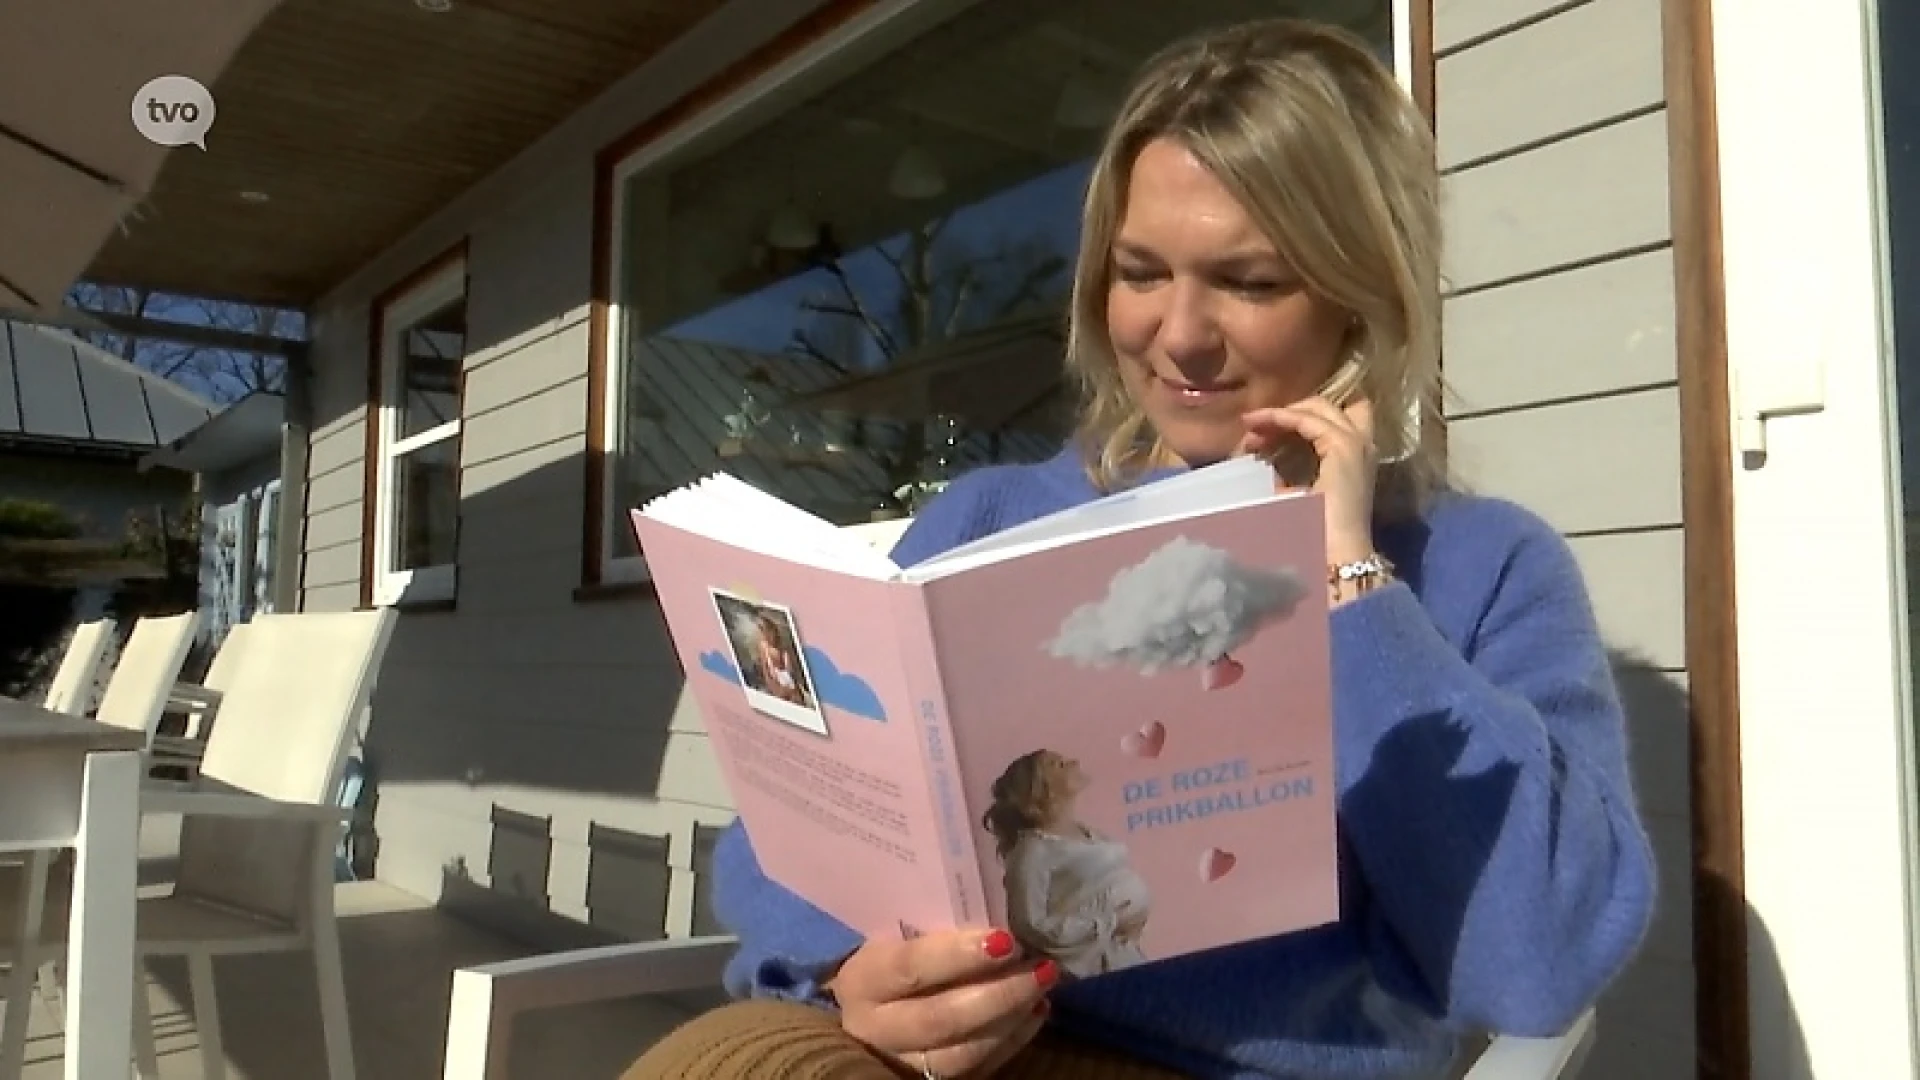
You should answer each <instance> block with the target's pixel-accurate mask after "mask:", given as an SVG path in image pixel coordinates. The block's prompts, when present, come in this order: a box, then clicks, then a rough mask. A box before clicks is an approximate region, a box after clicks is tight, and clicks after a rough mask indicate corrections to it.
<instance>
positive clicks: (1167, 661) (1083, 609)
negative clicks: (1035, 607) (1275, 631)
mask: <svg viewBox="0 0 1920 1080" xmlns="http://www.w3.org/2000/svg"><path fill="white" fill-rule="evenodd" d="M1305 595H1306V586H1305V585H1304V584H1303V583H1302V582H1301V580H1300V577H1299V575H1298V574H1295V573H1293V572H1292V571H1290V570H1285V569H1279V570H1267V569H1261V568H1256V567H1250V566H1242V565H1240V564H1239V563H1236V562H1234V560H1233V557H1232V556H1231V555H1229V554H1227V552H1225V551H1223V550H1221V549H1219V548H1216V547H1212V546H1210V545H1207V544H1203V543H1199V542H1197V541H1194V540H1189V539H1187V538H1186V537H1184V536H1180V537H1175V538H1174V539H1173V540H1171V541H1168V542H1167V543H1166V544H1165V545H1163V546H1162V547H1160V548H1159V549H1158V550H1156V551H1155V552H1154V553H1153V554H1151V555H1149V556H1147V557H1146V558H1145V559H1143V560H1141V561H1140V562H1138V563H1135V564H1134V565H1132V566H1129V567H1126V568H1125V569H1123V570H1121V571H1119V572H1118V573H1116V574H1115V575H1114V576H1113V580H1112V582H1110V583H1109V584H1108V586H1107V595H1106V597H1105V598H1104V599H1102V600H1100V601H1098V602H1096V603H1091V604H1083V605H1081V606H1080V607H1078V608H1076V609H1075V610H1074V611H1073V612H1072V613H1071V614H1069V615H1068V616H1067V618H1066V620H1065V621H1064V622H1062V623H1061V625H1060V632H1059V635H1058V636H1057V637H1055V638H1054V639H1053V640H1052V641H1051V642H1049V643H1048V644H1047V646H1046V649H1047V651H1048V652H1049V653H1051V654H1053V655H1054V656H1056V657H1059V658H1061V659H1063V660H1071V661H1074V662H1076V663H1079V664H1082V665H1084V666H1087V667H1097V668H1105V667H1112V666H1114V665H1116V664H1126V665H1128V666H1131V667H1136V668H1138V669H1139V670H1140V671H1141V672H1142V673H1144V674H1149V675H1150V674H1153V673H1154V672H1156V671H1159V670H1160V669H1161V668H1165V667H1202V666H1206V665H1209V664H1213V663H1216V662H1217V661H1220V660H1222V659H1225V658H1226V657H1227V656H1228V654H1229V653H1231V652H1232V651H1233V650H1234V649H1237V648H1239V647H1240V646H1241V645H1244V644H1246V642H1247V641H1248V640H1250V639H1251V638H1252V637H1253V635H1254V634H1255V633H1256V632H1258V631H1259V629H1260V628H1261V627H1263V626H1265V625H1266V624H1268V623H1269V622H1273V621H1275V620H1278V619H1283V618H1285V617H1286V616H1288V615H1289V614H1291V613H1292V612H1293V609H1294V608H1295V607H1296V606H1297V605H1298V604H1299V603H1300V600H1301V598H1302V597H1304V596H1305Z"/></svg>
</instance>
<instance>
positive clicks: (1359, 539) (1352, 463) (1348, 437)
mask: <svg viewBox="0 0 1920 1080" xmlns="http://www.w3.org/2000/svg"><path fill="white" fill-rule="evenodd" d="M1242 419H1243V420H1244V421H1245V423H1246V425H1247V434H1246V436H1245V437H1244V438H1242V439H1241V441H1240V450H1241V452H1242V453H1248V454H1259V455H1262V456H1265V455H1268V454H1271V453H1273V451H1274V450H1276V449H1277V448H1278V447H1279V446H1280V443H1281V441H1282V440H1283V439H1284V438H1285V437H1287V436H1289V435H1292V436H1297V437H1299V438H1300V439H1302V440H1304V441H1305V442H1306V443H1307V445H1308V446H1310V447H1312V448H1313V453H1314V456H1315V457H1317V458H1319V459H1320V474H1319V476H1318V477H1317V478H1316V479H1315V480H1314V483H1313V490H1314V491H1317V492H1319V493H1320V494H1321V495H1322V496H1324V497H1325V498H1326V502H1327V561H1328V562H1330V563H1333V564H1334V565H1336V566H1337V565H1340V564H1343V563H1350V562H1358V561H1360V560H1361V559H1364V558H1366V557H1367V556H1369V555H1372V554H1373V481H1374V472H1375V470H1376V469H1378V467H1379V463H1380V459H1379V452H1378V450H1377V449H1376V448H1375V447H1374V443H1373V406H1372V405H1371V404H1370V403H1368V402H1367V401H1365V400H1359V401H1355V402H1354V403H1353V404H1351V405H1348V406H1347V407H1346V408H1344V409H1342V408H1340V407H1339V406H1337V405H1335V404H1334V403H1333V402H1331V401H1328V400H1327V399H1326V398H1323V397H1310V398H1307V399H1305V400H1302V401H1296V402H1294V403H1293V404H1292V405H1286V406H1282V407H1280V408H1269V409H1255V410H1253V411H1252V412H1250V413H1247V414H1246V416H1245V417H1243V418H1242Z"/></svg>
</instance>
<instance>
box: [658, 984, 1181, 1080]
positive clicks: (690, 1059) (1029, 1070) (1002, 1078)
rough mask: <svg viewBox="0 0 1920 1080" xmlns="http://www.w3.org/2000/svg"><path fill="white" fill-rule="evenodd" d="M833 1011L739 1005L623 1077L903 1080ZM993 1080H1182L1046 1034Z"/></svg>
mask: <svg viewBox="0 0 1920 1080" xmlns="http://www.w3.org/2000/svg"><path fill="white" fill-rule="evenodd" d="M898 1076H899V1074H898V1073H897V1072H895V1071H894V1070H893V1069H892V1068H890V1067H888V1066H887V1065H886V1064H884V1063H883V1062H882V1061H881V1060H880V1059H879V1058H878V1057H876V1056H874V1053H873V1052H872V1051H871V1050H869V1049H867V1048H866V1047H865V1046H863V1045H861V1044H860V1043H859V1042H858V1041H856V1040H855V1039H853V1038H852V1037H850V1036H849V1035H848V1034H847V1033H846V1032H845V1031H843V1030H841V1027H840V1022H839V1019H838V1018H837V1017H835V1016H834V1015H833V1014H832V1013H829V1012H826V1011H825V1010H822V1009H816V1008H813V1007H812V1006H808V1005H796V1004H793V1003H791V1002H781V1001H741V1002H736V1003H734V1004H731V1005H726V1006H723V1007H721V1008H718V1009H714V1010H713V1011H711V1012H708V1013H705V1014H703V1015H701V1016H699V1017H696V1018H695V1019H693V1020H691V1021H688V1022H687V1023H685V1024H682V1025H681V1026H680V1027H679V1028H678V1029H677V1030H675V1031H673V1032H671V1033H670V1034H668V1035H667V1037H666V1038H664V1039H662V1040H660V1041H659V1042H658V1043H656V1044H655V1045H654V1047H653V1049H651V1050H648V1051H647V1052H646V1054H645V1055H644V1056H643V1057H641V1058H640V1060H639V1061H636V1062H634V1063H633V1065H632V1066H631V1067H630V1068H628V1069H627V1071H626V1072H625V1073H624V1074H623V1075H622V1076H621V1080H736V1078H737V1080H897V1077H898ZM994 1080H1181V1078H1180V1074H1178V1073H1173V1072H1168V1071H1167V1070H1165V1069H1161V1068H1158V1067H1156V1066H1152V1065H1143V1064H1140V1063H1139V1062H1135V1061H1131V1060H1128V1059H1126V1058H1123V1057H1120V1056H1119V1055H1117V1054H1114V1053H1112V1052H1111V1051H1107V1050H1103V1049H1100V1048H1099V1047H1095V1046H1089V1045H1087V1044H1085V1043H1081V1042H1075V1041H1072V1040H1070V1039H1067V1038H1065V1037H1064V1036H1060V1035H1057V1034H1055V1033H1053V1032H1050V1031H1048V1032H1042V1033H1041V1035H1040V1037H1039V1038H1038V1039H1035V1040H1034V1041H1033V1043H1032V1044H1031V1045H1029V1046H1028V1047H1027V1049H1026V1050H1024V1051H1022V1052H1021V1054H1020V1055H1019V1056H1018V1057H1016V1058H1014V1060H1013V1062H1012V1063H1011V1064H1009V1065H1008V1066H1007V1067H1006V1068H1005V1069H1003V1070H1001V1071H1000V1072H999V1073H996V1074H995V1076H994Z"/></svg>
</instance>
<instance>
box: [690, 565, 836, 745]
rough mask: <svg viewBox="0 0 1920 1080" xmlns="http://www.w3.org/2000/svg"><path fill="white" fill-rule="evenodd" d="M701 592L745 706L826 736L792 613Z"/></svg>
mask: <svg viewBox="0 0 1920 1080" xmlns="http://www.w3.org/2000/svg"><path fill="white" fill-rule="evenodd" d="M707 591H708V593H710V594H711V595H712V597H713V610H714V613H715V614H716V615H718V616H719V617H720V627H721V629H722V631H724V632H725V633H726V635H727V643H728V644H729V645H731V646H732V647H733V662H734V665H735V670H736V671H738V672H739V673H740V687H741V689H743V690H744V691H746V695H747V704H749V705H751V706H753V707H754V708H755V709H757V710H759V711H760V712H763V713H765V714H767V715H768V716H772V717H775V718H777V719H780V720H785V721H786V722H787V723H789V724H792V725H793V726H794V727H797V728H800V729H801V730H803V731H810V732H812V733H813V734H815V735H826V734H827V733H828V732H827V717H826V713H824V712H823V711H821V708H820V696H819V694H818V693H817V692H816V691H815V689H814V681H813V675H812V673H811V672H810V671H809V670H808V667H807V657H806V647H805V645H804V643H803V642H802V641H801V640H800V627H799V625H798V624H797V623H795V622H794V619H793V612H792V611H791V610H790V609H788V608H786V607H784V606H782V605H780V604H775V603H770V602H768V601H765V600H759V599H749V598H748V597H746V596H743V595H740V594H738V593H734V592H728V591H726V590H724V589H714V588H710V589H708V590H707Z"/></svg>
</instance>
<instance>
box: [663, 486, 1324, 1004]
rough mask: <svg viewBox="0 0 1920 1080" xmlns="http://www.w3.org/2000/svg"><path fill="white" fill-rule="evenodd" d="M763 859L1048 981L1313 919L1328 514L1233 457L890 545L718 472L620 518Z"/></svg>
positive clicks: (833, 897)
mask: <svg viewBox="0 0 1920 1080" xmlns="http://www.w3.org/2000/svg"><path fill="white" fill-rule="evenodd" d="M632 522H633V528H634V530H635V533H636V535H637V537H638V539H639V543H640V547H641V550H642V553H643V554H644V556H645V558H646V564H647V567H648V569H649V570H650V572H651V576H652V579H653V584H654V586H655V589H656V590H657V594H658V598H659V602H660V605H661V608H662V610H663V612H664V615H665V618H666V622H667V627H668V630H669V632H670V633H671V635H672V638H673V640H674V643H675V648H676V650H677V651H678V653H679V656H680V658H681V661H682V666H683V668H684V670H685V673H686V680H687V687H688V689H689V692H690V693H691V694H692V695H693V697H694V699H695V702H696V703H697V705H698V707H699V710H700V713H701V715H702V717H703V718H704V721H705V724H706V730H707V734H708V737H709V741H710V743H711V745H712V748H713V752H714V754H715V756H716V759H717V762H718V764H719V767H720V770H721V773H722V777H723V779H724V781H725V783H726V784H727V786H728V788H729V789H730V791H731V793H732V796H733V800H734V805H735V808H736V810H737V812H738V814H739V816H740V818H741V819H742V821H743V823H744V824H745V827H746V829H747V831H748V834H749V835H750V836H751V837H752V838H753V844H754V851H755V853H756V855H757V856H758V858H759V861H760V863H761V867H762V869H763V870H764V872H765V873H766V874H767V875H768V877H770V878H771V879H773V880H774V881H776V882H779V883H780V884H782V885H784V886H785V887H787V888H788V889H790V890H792V891H793V892H795V893H797V894H799V895H800V896H802V897H804V898H805V899H807V900H808V901H810V902H812V903H813V904H814V905H815V906H816V907H818V908H820V909H821V910H822V911H825V912H826V913H828V914H829V915H832V916H834V917H835V918H837V919H839V920H840V921H841V922H843V923H845V924H846V925H848V926H849V927H852V928H854V929H855V930H857V931H860V932H861V933H863V934H866V935H868V936H873V935H876V934H893V933H898V934H902V935H906V936H915V935H917V934H920V933H924V932H926V931H929V930H934V929H946V928H953V927H983V926H989V925H991V926H1000V927H1005V928H1007V929H1009V930H1010V931H1012V932H1013V934H1014V935H1015V937H1016V938H1017V939H1018V940H1020V941H1021V942H1022V944H1023V945H1024V946H1025V947H1026V948H1027V949H1028V950H1030V951H1031V952H1035V953H1041V954H1045V955H1048V956H1051V957H1053V958H1054V959H1055V960H1056V961H1058V962H1059V964H1060V966H1061V968H1062V969H1063V970H1064V971H1065V973H1066V974H1067V975H1068V976H1069V977H1082V978H1084V977H1093V976H1096V975H1099V974H1102V973H1104V972H1107V971H1112V970H1117V969H1120V968H1125V967H1131V966H1134V965H1137V964H1140V963H1145V962H1150V961H1152V960H1156V959H1162V958H1166V957H1173V956H1179V955H1183V954H1187V953H1192V952H1197V951H1200V950H1204V949H1210V948H1216V947H1219V946H1223V945H1229V944H1234V943H1237V942H1241V941H1246V940H1250V939H1256V938H1263V937H1271V936H1276V935H1279V934H1284V933H1288V932H1291V931H1296V930H1300V929H1305V928H1309V927H1314V926H1319V925H1323V924H1325V923H1328V922H1331V921H1333V920H1335V919H1337V918H1338V917H1339V890H1338V880H1337V878H1338V875H1337V871H1336V841H1335V832H1334V808H1333V787H1334V775H1333V733H1332V704H1331V698H1332V694H1331V687H1330V683H1331V677H1330V661H1329V644H1328V632H1327V612H1328V607H1327V590H1326V588H1325V587H1324V585H1325V581H1326V569H1325V568H1326V565H1327V564H1326V550H1325V546H1326V542H1325V521H1324V507H1323V505H1322V500H1321V498H1320V497H1319V496H1318V495H1314V494H1311V493H1301V492H1283V491H1276V490H1275V483H1274V477H1273V473H1272V470H1271V468H1270V467H1269V466H1268V465H1266V464H1265V463H1263V462H1260V461H1258V460H1257V459H1253V458H1241V459H1234V460H1231V461H1228V462H1223V463H1221V464H1218V465H1212V466H1207V467H1205V468H1201V469H1195V470H1191V471H1188V472H1186V473H1183V474H1181V475H1179V476H1176V477H1173V478H1170V479H1167V480H1162V481H1158V482H1156V483H1152V484H1145V485H1141V486H1139V487H1135V488H1133V489H1130V490H1127V491H1124V492H1121V493H1118V494H1115V495H1111V496H1108V497H1107V498H1104V499H1100V500H1097V501H1094V502H1091V503H1087V504H1084V505H1082V506H1079V507H1075V508H1073V509H1069V510H1066V511H1063V512H1060V513H1057V514H1054V515H1051V516H1048V517H1044V518H1041V519H1039V520H1036V521H1032V522H1029V523H1026V524H1024V525H1021V526H1018V527H1015V528H1010V529H1007V530H1004V531H1001V532H999V533H996V534H994V535H991V536H988V537H986V538H984V539H981V540H978V541H975V542H973V543H969V544H966V545H963V546H961V547H957V548H954V549H952V550H950V551H948V552H946V553H945V554H943V555H940V556H937V557H935V558H932V559H930V560H928V561H926V562H923V563H920V564H918V565H916V566H913V567H911V568H908V569H902V568H901V567H899V566H897V565H895V564H894V562H893V561H892V560H891V559H890V558H888V556H887V555H886V553H885V552H883V551H881V550H880V549H879V548H878V547H877V546H875V545H874V544H872V543H870V542H869V541H866V540H863V539H861V538H860V537H859V536H858V535H856V534H855V532H854V531H853V530H849V529H842V528H839V527H836V526H834V525H832V524H830V523H828V522H826V521H824V520H822V519H820V518H817V517H814V516H813V515H811V514H808V513H806V512H805V511H802V510H800V509H798V508H796V507H794V506H791V505H789V504H787V503H785V502H783V501H781V500H780V499H778V498H776V497H774V496H772V495H769V494H766V493H764V492H762V491H760V490H759V489H757V488H755V487H753V486H751V485H749V484H747V483H744V482H742V481H740V480H737V479H735V478H733V477H731V476H728V475H726V474H715V475H712V476H709V477H707V478H705V479H702V480H699V481H696V482H694V483H692V484H689V485H687V486H685V487H683V488H680V489H677V490H675V491H673V492H669V493H667V494H665V495H662V496H660V497H658V498H656V499H654V500H652V501H650V502H649V503H647V504H646V505H645V506H643V507H641V508H640V509H637V510H635V511H633V512H632Z"/></svg>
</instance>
